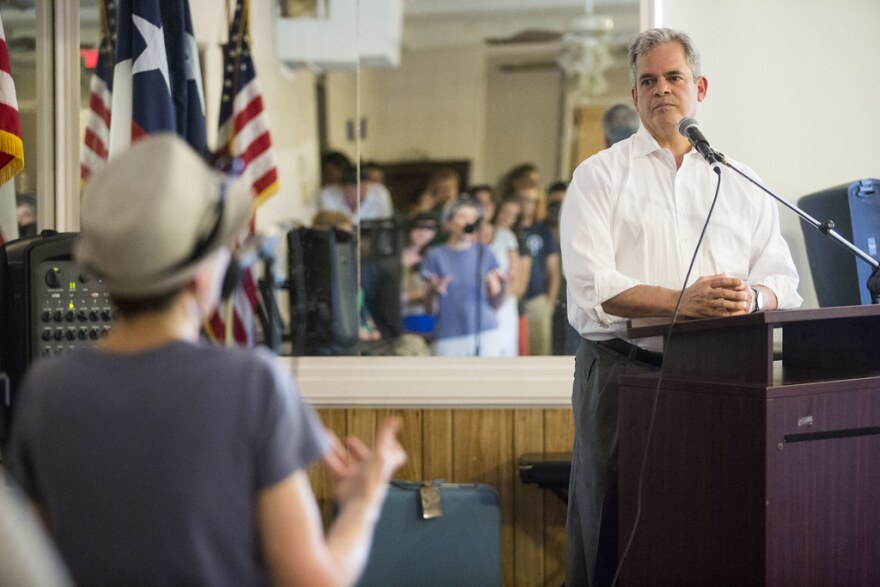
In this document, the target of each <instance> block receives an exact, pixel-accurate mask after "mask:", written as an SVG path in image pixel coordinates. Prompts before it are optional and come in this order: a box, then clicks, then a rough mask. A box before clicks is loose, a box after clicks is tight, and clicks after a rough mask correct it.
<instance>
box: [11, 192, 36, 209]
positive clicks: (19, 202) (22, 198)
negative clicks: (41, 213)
mask: <svg viewBox="0 0 880 587" xmlns="http://www.w3.org/2000/svg"><path fill="white" fill-rule="evenodd" d="M15 205H16V206H27V207H28V208H30V209H31V210H32V211H33V212H34V213H36V211H37V196H36V194H34V193H33V192H25V193H23V194H18V195H17V196H15Z"/></svg>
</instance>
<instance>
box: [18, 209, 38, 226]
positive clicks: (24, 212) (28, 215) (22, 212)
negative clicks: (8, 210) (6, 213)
mask: <svg viewBox="0 0 880 587" xmlns="http://www.w3.org/2000/svg"><path fill="white" fill-rule="evenodd" d="M15 215H16V218H17V220H18V224H20V225H22V226H23V225H25V224H32V223H34V222H36V221H37V216H36V214H34V209H33V208H31V207H30V206H27V205H25V204H19V205H18V206H17V207H16V208H15Z"/></svg>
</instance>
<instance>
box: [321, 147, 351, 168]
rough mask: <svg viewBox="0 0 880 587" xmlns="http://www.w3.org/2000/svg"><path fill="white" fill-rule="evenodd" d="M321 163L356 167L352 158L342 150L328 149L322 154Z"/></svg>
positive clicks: (340, 166)
mask: <svg viewBox="0 0 880 587" xmlns="http://www.w3.org/2000/svg"><path fill="white" fill-rule="evenodd" d="M321 165H322V166H324V165H333V166H334V167H338V168H339V169H345V168H347V167H354V164H353V163H352V162H351V159H349V158H348V157H347V156H346V155H345V153H343V152H342V151H327V152H326V153H324V154H323V155H322V156H321Z"/></svg>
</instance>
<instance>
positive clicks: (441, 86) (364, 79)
mask: <svg viewBox="0 0 880 587" xmlns="http://www.w3.org/2000/svg"><path fill="white" fill-rule="evenodd" d="M345 75H346V74H338V75H334V76H333V78H332V79H333V84H332V87H331V89H330V90H328V91H329V92H330V93H338V92H345V91H350V90H349V89H350V88H351V87H353V86H352V85H351V84H350V80H351V79H352V78H353V77H354V74H353V73H352V74H347V80H345V79H343V78H344V77H345ZM333 105H334V106H338V107H339V109H338V110H330V111H331V112H333V114H334V115H333V116H332V117H331V133H330V134H331V137H332V139H331V142H332V143H333V146H334V147H336V148H342V149H345V150H349V149H350V145H347V144H346V143H339V142H334V141H340V140H344V129H340V128H339V127H340V125H343V124H344V117H342V116H338V112H339V111H340V109H341V111H343V112H352V111H353V108H352V104H350V103H347V102H346V101H345V100H344V99H342V98H339V99H337V98H333ZM361 113H362V116H364V117H366V119H367V137H366V140H365V141H364V142H363V144H362V145H361V149H362V152H363V157H364V158H365V159H376V160H379V161H395V160H402V159H469V160H471V162H472V169H473V170H474V171H475V172H477V173H481V172H482V169H483V160H484V158H485V142H486V59H485V51H484V50H483V49H482V48H481V47H478V46H469V47H460V48H450V49H428V50H418V51H404V53H403V55H402V56H401V65H400V67H399V68H394V69H366V70H363V71H362V73H361ZM474 179H478V178H474Z"/></svg>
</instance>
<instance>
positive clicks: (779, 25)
mask: <svg viewBox="0 0 880 587" xmlns="http://www.w3.org/2000/svg"><path fill="white" fill-rule="evenodd" d="M655 2H656V3H657V4H659V0H655ZM659 18H660V19H661V23H662V26H669V27H672V28H676V29H681V30H684V31H686V32H688V34H690V35H691V36H692V37H693V39H694V41H695V42H696V44H697V46H698V47H699V49H700V52H701V54H702V57H703V73H704V75H706V76H707V77H708V79H709V93H708V96H707V99H706V101H705V102H703V104H701V105H700V109H699V111H698V120H699V121H700V126H701V127H702V129H703V132H704V134H705V135H706V136H707V137H708V139H709V140H710V142H711V144H712V146H713V147H715V148H717V149H718V150H720V151H722V152H724V153H726V154H728V155H729V156H731V157H734V158H736V159H738V160H740V161H743V162H745V163H747V164H749V165H750V166H752V167H753V168H754V169H755V170H756V171H757V172H758V173H759V174H760V175H761V177H762V179H763V180H764V181H765V183H766V184H767V185H768V186H770V188H771V189H772V190H774V191H775V192H776V193H778V194H779V195H781V196H783V197H785V198H786V199H788V200H790V201H792V202H795V201H796V200H797V199H799V198H800V197H801V196H803V195H806V194H809V193H812V192H815V191H818V190H820V189H824V188H827V187H831V186H835V185H839V184H842V183H848V182H850V181H853V180H856V179H861V178H866V177H880V75H878V74H877V72H878V71H880V35H878V34H877V30H878V26H880V2H877V0H841V1H839V2H828V1H827V0H821V1H820V0H715V1H713V2H706V1H705V0H663V1H662V8H661V10H660V14H659ZM780 218H781V219H782V223H783V232H784V235H785V237H786V239H787V240H788V242H789V244H790V245H791V247H792V249H793V253H794V255H795V262H796V263H797V264H798V269H799V271H800V273H801V288H800V289H801V295H803V296H804V299H805V304H804V305H805V306H815V305H816V297H815V293H814V291H813V285H812V278H811V277H810V273H809V268H808V265H807V258H806V253H805V251H804V245H803V235H802V231H801V228H800V226H799V224H800V220H798V219H797V217H796V216H794V214H793V213H791V212H789V211H788V210H786V209H780ZM829 246H835V245H829Z"/></svg>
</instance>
